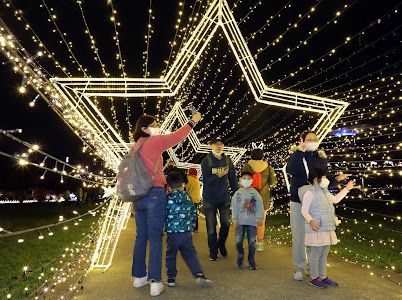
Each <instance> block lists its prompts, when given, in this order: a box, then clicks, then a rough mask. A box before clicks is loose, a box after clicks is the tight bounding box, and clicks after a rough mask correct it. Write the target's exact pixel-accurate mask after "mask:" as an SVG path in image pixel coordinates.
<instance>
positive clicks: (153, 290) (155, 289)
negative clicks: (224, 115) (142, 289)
mask: <svg viewBox="0 0 402 300" xmlns="http://www.w3.org/2000/svg"><path fill="white" fill-rule="evenodd" d="M162 292H163V284H162V282H156V281H151V284H150V288H149V293H150V295H151V296H152V297H156V296H159V295H160V294H161V293H162Z"/></svg>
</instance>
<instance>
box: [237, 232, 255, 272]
mask: <svg viewBox="0 0 402 300" xmlns="http://www.w3.org/2000/svg"><path fill="white" fill-rule="evenodd" d="M246 232H247V240H248V263H249V265H250V266H252V265H255V260H254V257H255V237H256V235H257V227H256V226H250V225H239V226H238V227H237V228H236V233H235V241H236V248H237V255H238V256H239V258H240V259H241V260H242V261H243V257H244V249H243V240H244V234H245V233H246Z"/></svg>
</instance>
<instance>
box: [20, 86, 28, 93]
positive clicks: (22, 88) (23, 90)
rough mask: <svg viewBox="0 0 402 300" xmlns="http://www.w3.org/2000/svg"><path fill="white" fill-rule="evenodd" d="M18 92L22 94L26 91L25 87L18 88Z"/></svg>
mask: <svg viewBox="0 0 402 300" xmlns="http://www.w3.org/2000/svg"><path fill="white" fill-rule="evenodd" d="M18 91H19V92H20V93H21V94H24V93H25V92H26V91H27V90H26V88H25V86H20V88H19V89H18Z"/></svg>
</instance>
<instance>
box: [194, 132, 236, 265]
mask: <svg viewBox="0 0 402 300" xmlns="http://www.w3.org/2000/svg"><path fill="white" fill-rule="evenodd" d="M211 148H212V152H211V153H209V154H208V155H207V156H206V157H205V158H204V159H203V160H202V162H201V170H202V177H203V204H204V208H205V218H206V222H207V233H208V247H209V260H211V261H216V260H218V250H219V252H220V253H221V255H222V256H223V257H226V256H227V255H228V253H227V250H226V245H225V243H226V239H227V237H228V233H229V227H230V220H229V212H230V195H229V188H228V184H230V187H231V190H232V192H233V193H234V192H236V191H237V188H238V183H237V178H236V172H235V169H234V166H233V163H232V161H231V159H230V157H228V156H226V155H225V154H224V153H223V149H224V143H223V141H222V139H221V138H219V137H214V138H213V139H212V141H211ZM218 211H219V217H220V225H221V228H220V231H219V239H218V237H217V233H216V214H217V212H218Z"/></svg>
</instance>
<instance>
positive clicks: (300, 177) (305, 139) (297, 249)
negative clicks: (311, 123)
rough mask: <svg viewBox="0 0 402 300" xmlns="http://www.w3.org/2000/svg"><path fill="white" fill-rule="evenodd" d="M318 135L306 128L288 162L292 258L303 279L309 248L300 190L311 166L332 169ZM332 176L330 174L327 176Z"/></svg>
mask: <svg viewBox="0 0 402 300" xmlns="http://www.w3.org/2000/svg"><path fill="white" fill-rule="evenodd" d="M318 146H319V141H318V136H317V134H316V133H315V132H314V131H311V130H306V131H304V132H303V133H302V134H301V139H300V144H299V146H298V147H296V148H295V149H291V151H292V150H294V153H293V154H292V155H291V156H290V158H289V160H288V163H287V165H286V172H287V173H289V174H290V175H291V179H290V227H291V230H292V259H293V266H294V270H295V273H294V276H293V279H295V280H303V272H304V269H305V266H306V264H307V259H306V248H305V246H304V237H305V230H304V229H305V227H304V224H305V221H304V219H303V216H302V214H301V202H300V199H299V196H298V190H299V188H300V187H302V186H303V185H306V184H308V176H309V172H310V171H309V170H313V169H314V168H319V169H322V170H325V172H327V171H328V162H327V156H326V154H325V152H324V151H323V150H318ZM348 176H350V174H341V175H338V176H336V177H335V179H332V180H331V183H330V186H332V187H335V186H336V185H337V183H338V182H340V181H342V180H344V179H346V178H347V177H348ZM327 177H328V178H329V179H331V177H330V176H327Z"/></svg>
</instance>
